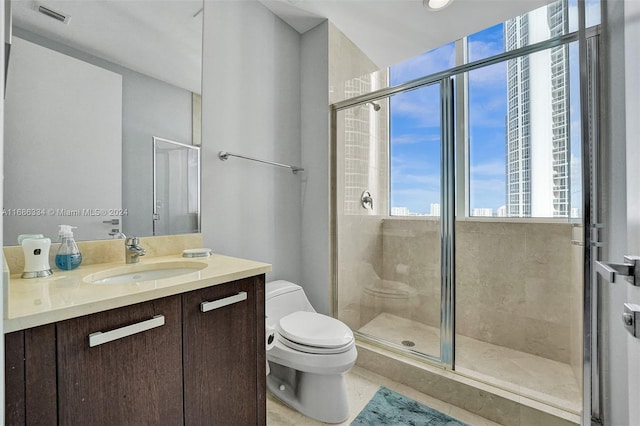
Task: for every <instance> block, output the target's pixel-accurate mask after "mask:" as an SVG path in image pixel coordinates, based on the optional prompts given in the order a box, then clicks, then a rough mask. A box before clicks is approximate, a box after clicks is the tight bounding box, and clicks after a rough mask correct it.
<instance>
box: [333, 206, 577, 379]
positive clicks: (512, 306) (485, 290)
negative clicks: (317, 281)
mask: <svg viewBox="0 0 640 426" xmlns="http://www.w3.org/2000/svg"><path fill="white" fill-rule="evenodd" d="M342 220H343V223H344V226H347V227H348V233H349V234H348V235H351V236H352V237H351V238H342V239H341V242H340V252H339V256H340V261H339V265H340V271H339V273H340V275H339V276H340V284H339V286H338V287H339V297H340V299H339V300H340V307H339V317H340V318H341V319H343V320H346V321H347V323H348V324H349V325H350V326H351V327H352V328H354V329H357V328H359V327H361V326H363V325H364V323H365V322H366V321H367V320H370V319H371V318H370V317H371V314H370V313H365V312H364V311H365V310H367V309H369V307H366V308H364V309H362V312H359V310H360V309H361V304H362V300H364V299H365V298H366V297H367V296H366V294H365V289H366V287H367V286H369V287H371V285H372V280H375V279H376V278H377V277H376V276H378V277H380V278H381V279H383V280H386V281H390V282H391V281H392V282H393V283H392V284H391V287H392V288H395V287H398V286H401V285H403V284H404V285H406V286H408V287H410V288H411V289H413V290H415V294H414V295H413V296H412V297H410V298H409V300H408V301H407V303H406V306H405V309H404V310H402V311H401V313H402V314H403V315H402V316H404V317H406V318H410V319H412V320H414V321H419V322H422V323H425V324H428V325H431V326H435V327H438V326H439V321H440V235H439V222H438V221H437V220H433V219H427V218H420V219H416V218H406V219H403V218H381V217H379V216H376V217H374V216H358V215H348V216H343V218H342ZM573 228H574V227H573V226H572V225H571V224H567V223H526V222H497V221H496V222H491V221H457V222H456V231H457V234H456V235H457V240H456V247H457V251H456V283H457V284H456V285H457V287H456V297H457V303H456V309H457V315H456V326H457V332H458V333H459V334H463V335H465V336H468V337H471V338H474V339H477V340H481V341H485V342H489V343H492V344H496V345H500V346H504V347H508V348H511V349H515V350H519V351H523V352H527V353H531V354H534V355H539V356H542V357H545V358H549V359H552V360H556V361H559V362H563V363H568V364H571V365H572V366H573V367H574V371H575V372H576V374H577V375H578V376H579V371H580V365H581V364H580V363H581V347H582V341H581V338H580V336H581V324H582V317H581V303H582V292H581V288H582V274H581V272H580V267H579V266H580V261H581V249H582V247H581V246H579V245H576V244H572V238H574V236H573V234H575V232H574V229H573ZM343 231H344V230H343ZM342 235H345V234H344V233H342ZM574 241H575V239H574ZM356 283H357V284H356Z"/></svg>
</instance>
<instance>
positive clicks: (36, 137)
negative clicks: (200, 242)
mask: <svg viewBox="0 0 640 426" xmlns="http://www.w3.org/2000/svg"><path fill="white" fill-rule="evenodd" d="M11 8H12V13H11V16H12V21H13V25H12V30H13V37H12V45H11V49H10V56H9V63H8V72H7V86H6V95H5V135H4V137H5V156H4V158H5V181H4V204H3V206H4V211H3V214H4V241H3V243H4V245H15V244H16V243H17V236H18V235H19V234H25V233H42V234H44V235H45V236H48V237H51V238H52V240H53V241H57V230H58V225H60V224H67V225H72V226H77V227H78V228H77V229H76V230H75V231H74V233H75V237H76V239H77V240H94V239H108V238H113V237H117V235H118V234H119V233H120V232H124V233H125V234H127V235H129V234H132V235H137V236H152V235H166V234H164V233H165V232H168V233H171V232H180V233H184V232H199V222H200V221H199V217H198V218H196V219H194V216H193V215H194V210H193V206H194V205H196V204H197V205H199V192H197V193H195V194H194V193H193V190H191V195H190V196H189V197H186V198H185V197H183V198H185V200H186V201H185V202H188V203H189V205H187V206H186V207H185V209H178V208H176V209H173V211H185V212H187V213H185V214H188V215H189V218H188V220H187V221H186V222H188V223H192V224H193V226H192V227H190V228H188V229H185V228H184V227H179V228H176V227H175V226H173V227H172V226H163V224H162V223H161V221H162V219H163V217H162V216H160V221H158V220H156V221H154V211H157V210H158V207H159V206H156V205H154V184H153V180H154V162H153V156H154V137H155V138H161V139H167V140H170V141H175V142H178V143H179V144H184V145H189V146H199V145H200V140H199V138H200V122H201V119H200V92H201V69H202V57H201V56H202V13H203V10H202V8H203V3H202V0H193V1H192V0H167V1H158V2H148V1H121V0H97V1H84V0H71V1H55V0H54V1H51V0H43V1H38V2H36V1H31V0H25V1H13V2H12V3H11ZM171 164H173V163H171ZM196 179H198V180H199V175H198V176H197V177H196ZM189 181H190V182H191V189H193V188H194V187H198V185H199V182H198V185H195V184H194V182H193V174H192V175H191V179H190V180H189ZM185 182H186V181H185ZM173 185H174V186H175V183H173ZM194 195H195V197H196V198H197V201H194ZM167 202H168V201H167V200H163V203H165V204H167ZM160 207H161V206H160ZM196 214H197V215H199V212H196ZM155 217H156V219H157V217H158V215H157V214H156V216H155ZM167 219H169V218H168V217H167ZM171 220H172V221H174V222H175V221H180V220H181V218H171ZM183 222H185V221H183ZM154 229H155V232H154Z"/></svg>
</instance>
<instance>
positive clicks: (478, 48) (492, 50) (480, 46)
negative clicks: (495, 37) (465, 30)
mask: <svg viewBox="0 0 640 426" xmlns="http://www.w3.org/2000/svg"><path fill="white" fill-rule="evenodd" d="M502 52H504V45H503V44H502V43H501V42H500V43H498V42H497V41H488V42H487V41H481V40H476V41H470V42H469V62H474V61H477V60H479V59H484V58H489V57H491V56H495V55H498V54H500V53H502Z"/></svg>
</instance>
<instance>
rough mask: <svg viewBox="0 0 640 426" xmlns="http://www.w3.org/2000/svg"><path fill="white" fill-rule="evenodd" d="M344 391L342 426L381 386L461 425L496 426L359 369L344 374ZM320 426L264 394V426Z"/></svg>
mask: <svg viewBox="0 0 640 426" xmlns="http://www.w3.org/2000/svg"><path fill="white" fill-rule="evenodd" d="M345 378H346V381H347V391H348V394H349V411H350V414H349V418H348V419H347V421H346V422H344V423H341V424H342V425H349V424H350V423H351V422H352V421H353V419H355V418H356V417H357V416H358V414H359V413H360V411H361V410H362V409H363V408H364V406H365V405H367V403H368V402H369V400H370V399H371V398H372V397H373V395H374V394H375V393H376V392H377V390H378V388H379V387H380V386H385V387H387V388H389V389H392V390H394V391H396V392H398V393H400V394H402V395H405V396H407V397H409V398H412V399H414V400H416V401H418V402H420V403H422V404H425V405H427V406H429V407H431V408H434V409H436V410H438V411H440V412H442V413H445V414H448V415H449V416H451V417H453V418H455V419H458V420H460V421H462V422H465V423H467V424H469V425H471V426H498V424H497V423H494V422H492V421H489V420H487V419H485V418H483V417H480V416H478V415H476V414H473V413H470V412H468V411H465V410H463V409H461V408H458V407H455V406H453V405H451V404H447V403H446V402H442V401H440V400H437V399H435V398H432V397H430V396H428V395H425V394H423V393H420V392H418V391H416V390H414V389H412V388H410V387H408V386H405V385H402V384H400V383H396V382H394V381H392V380H389V379H387V378H385V377H382V376H380V375H378V374H376V373H373V372H371V371H368V370H365V369H363V368H361V367H357V366H356V367H353V368H352V369H351V370H350V371H349V372H348V373H347V374H346V375H345ZM323 424H327V423H322V422H319V421H316V420H313V419H310V418H308V417H305V416H303V415H302V414H300V413H298V412H297V411H294V410H292V409H291V408H289V407H287V406H286V405H284V404H283V403H282V402H280V401H279V400H278V399H276V398H275V397H274V396H273V395H271V393H269V392H267V425H269V426H312V425H323Z"/></svg>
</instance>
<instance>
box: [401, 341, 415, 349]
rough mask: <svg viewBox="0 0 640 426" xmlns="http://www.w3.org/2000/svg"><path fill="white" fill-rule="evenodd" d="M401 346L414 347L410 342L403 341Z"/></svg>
mask: <svg viewBox="0 0 640 426" xmlns="http://www.w3.org/2000/svg"><path fill="white" fill-rule="evenodd" d="M402 344H403V345H404V346H406V347H408V348H411V347H414V346H415V345H416V344H415V343H413V342H412V341H411V340H403V341H402Z"/></svg>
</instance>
